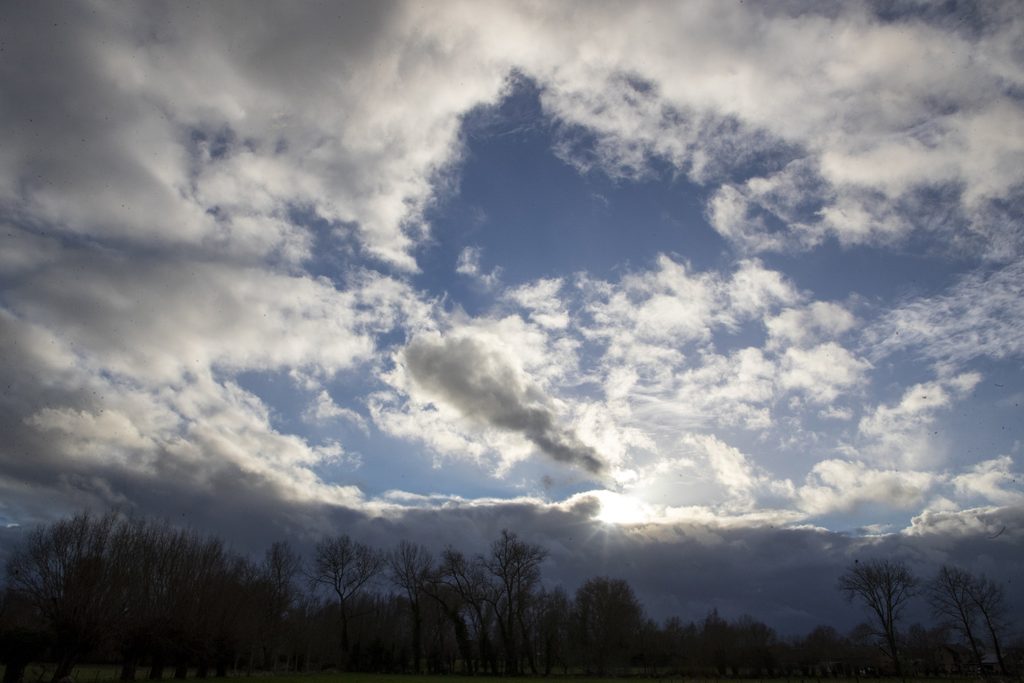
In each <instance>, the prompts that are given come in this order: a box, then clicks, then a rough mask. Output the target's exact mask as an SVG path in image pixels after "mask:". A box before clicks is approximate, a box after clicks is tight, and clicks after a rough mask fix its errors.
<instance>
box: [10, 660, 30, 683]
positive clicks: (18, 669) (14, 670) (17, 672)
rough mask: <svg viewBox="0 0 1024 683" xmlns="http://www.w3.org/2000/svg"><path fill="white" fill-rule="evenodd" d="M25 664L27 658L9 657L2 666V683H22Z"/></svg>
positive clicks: (26, 663) (26, 664)
mask: <svg viewBox="0 0 1024 683" xmlns="http://www.w3.org/2000/svg"><path fill="white" fill-rule="evenodd" d="M27 666H28V660H22V659H14V658H13V657H12V658H10V659H9V660H8V661H7V666H6V667H5V668H4V683H22V681H23V680H24V678H25V667H27Z"/></svg>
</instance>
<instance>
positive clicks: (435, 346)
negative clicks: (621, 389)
mask: <svg viewBox="0 0 1024 683" xmlns="http://www.w3.org/2000/svg"><path fill="white" fill-rule="evenodd" d="M404 358H405V363H406V367H407V368H408V370H409V373H410V375H411V376H412V378H413V379H414V380H415V381H416V383H417V384H419V385H420V386H421V387H423V388H424V389H426V390H427V391H428V392H429V393H430V394H431V395H432V396H433V397H435V398H437V399H440V400H442V401H444V402H446V403H448V404H450V405H451V406H453V407H455V408H456V409H457V410H458V411H459V412H460V413H462V414H463V415H464V416H466V417H468V418H470V419H473V420H476V421H478V422H481V423H483V424H485V425H488V426H492V427H497V428H499V429H504V430H507V431H510V432H515V433H517V434H521V435H522V436H523V437H525V438H526V439H527V440H529V441H530V443H532V444H533V445H535V446H536V447H537V448H539V449H540V450H541V451H542V452H543V453H544V454H546V455H547V456H548V457H550V458H552V459H553V460H556V461H558V462H563V463H567V464H570V465H578V466H580V467H583V468H584V469H586V470H587V471H589V472H592V473H594V474H600V473H601V472H602V471H604V463H603V462H602V460H601V458H600V457H599V456H598V454H597V452H596V451H594V449H593V448H590V447H589V446H587V445H585V444H583V443H581V442H580V441H579V439H578V438H577V437H576V436H575V435H574V434H572V433H571V432H569V431H567V430H565V429H563V428H561V427H559V426H558V425H557V423H556V418H555V415H554V414H553V413H552V411H551V409H550V408H549V407H548V406H547V404H546V402H545V400H544V397H543V395H542V394H541V393H540V391H539V390H537V389H536V388H533V387H530V386H527V385H524V383H523V381H522V380H521V379H520V377H519V376H518V374H517V373H516V371H515V369H514V368H513V367H512V366H511V365H510V364H509V363H508V362H507V361H506V360H505V359H504V358H502V356H501V355H500V354H499V353H497V352H495V351H493V350H491V349H487V348H486V347H484V346H483V345H482V344H481V343H479V342H477V341H474V340H472V339H468V338H462V339H450V338H449V339H445V340H443V341H436V342H435V341H428V340H423V339H420V340H416V341H414V342H413V343H411V344H410V345H409V346H408V348H406V349H405V353H404Z"/></svg>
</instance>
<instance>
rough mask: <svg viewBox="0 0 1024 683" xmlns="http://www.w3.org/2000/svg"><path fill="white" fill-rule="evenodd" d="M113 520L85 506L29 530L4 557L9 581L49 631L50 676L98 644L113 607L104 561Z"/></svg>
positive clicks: (113, 590)
mask: <svg viewBox="0 0 1024 683" xmlns="http://www.w3.org/2000/svg"><path fill="white" fill-rule="evenodd" d="M116 523H117V518H116V516H115V515H113V514H107V515H103V516H96V515H92V514H90V513H88V512H83V513H80V514H78V515H75V516H74V517H71V518H70V519H64V520H60V521H57V522H54V523H53V524H51V525H49V526H47V527H41V528H38V529H36V530H34V531H32V532H30V533H29V534H28V537H27V538H26V539H25V542H24V543H23V544H22V545H21V546H20V547H18V548H17V549H16V550H15V551H14V553H13V554H12V555H11V557H10V558H9V559H8V561H7V580H8V583H9V585H10V586H11V588H12V589H13V590H15V591H17V592H20V593H22V594H23V595H25V596H26V597H27V598H28V599H29V600H30V601H31V602H32V603H33V604H34V605H35V607H36V609H38V610H39V612H40V614H42V616H43V618H44V619H45V620H46V622H47V623H48V626H49V628H50V629H51V631H52V632H53V634H54V638H55V642H54V645H55V649H56V652H57V655H58V659H57V667H56V669H55V670H54V673H53V680H54V681H59V680H60V679H62V678H64V677H65V676H67V675H69V674H70V673H71V670H72V668H73V667H74V666H75V664H76V663H78V661H79V660H80V659H81V658H82V657H83V656H85V655H87V654H88V653H89V652H90V651H91V650H93V649H94V648H96V647H97V646H98V645H99V644H100V642H101V640H102V639H103V637H104V636H105V635H106V634H107V631H108V629H109V627H110V624H111V622H112V620H113V616H114V614H116V612H117V610H118V607H119V605H118V604H117V603H118V595H117V592H116V582H115V581H113V580H112V577H111V575H110V570H111V563H110V561H109V560H110V558H109V550H110V540H111V536H112V533H113V530H114V528H115V525H116Z"/></svg>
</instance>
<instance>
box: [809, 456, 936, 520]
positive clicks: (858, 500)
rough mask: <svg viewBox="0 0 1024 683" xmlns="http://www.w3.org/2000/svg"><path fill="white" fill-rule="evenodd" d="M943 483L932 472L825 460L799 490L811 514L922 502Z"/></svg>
mask: <svg viewBox="0 0 1024 683" xmlns="http://www.w3.org/2000/svg"><path fill="white" fill-rule="evenodd" d="M938 482H939V478H938V477H937V475H935V474H932V473H930V472H921V471H911V470H896V469H874V468H871V467H868V466H867V465H865V464H864V463H861V462H851V461H848V460H822V461H821V462H818V463H816V464H815V465H814V467H812V468H811V471H810V473H809V474H808V475H807V479H806V481H805V483H804V484H803V485H801V486H799V487H798V489H797V500H798V505H799V507H800V509H801V510H803V511H804V512H806V513H807V514H809V515H812V516H815V515H825V514H829V513H834V512H851V511H853V510H855V509H856V508H857V507H858V506H861V505H864V504H869V503H870V504H875V505H879V506H884V507H888V508H890V509H896V510H910V509H913V508H914V507H915V506H918V505H920V504H921V503H922V502H923V501H924V499H925V496H926V495H927V494H928V492H929V491H930V490H931V489H932V488H933V487H934V486H935V485H936V484H937V483H938Z"/></svg>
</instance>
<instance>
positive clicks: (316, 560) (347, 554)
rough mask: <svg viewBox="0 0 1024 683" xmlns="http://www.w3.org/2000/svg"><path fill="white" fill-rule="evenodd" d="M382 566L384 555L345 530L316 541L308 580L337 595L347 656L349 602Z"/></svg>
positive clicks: (343, 642)
mask: <svg viewBox="0 0 1024 683" xmlns="http://www.w3.org/2000/svg"><path fill="white" fill-rule="evenodd" d="M383 567H384V557H383V556H382V555H381V554H380V553H379V552H377V551H376V550H374V549H373V548H371V547H369V546H367V545H363V544H362V543H359V542H357V541H353V540H352V539H351V538H349V537H348V536H347V535H345V534H342V535H340V536H334V537H330V536H326V537H324V538H323V539H321V540H320V542H319V543H317V544H316V549H315V551H314V556H313V567H312V569H311V571H310V574H309V580H310V583H311V584H312V586H313V587H314V588H315V587H316V586H324V587H326V588H327V589H329V590H330V591H331V592H333V593H334V595H335V597H337V599H338V613H339V617H340V621H341V650H342V654H343V655H345V656H347V655H348V652H349V619H350V617H351V616H352V615H351V614H350V613H349V611H350V603H351V602H352V599H353V598H354V597H355V596H356V595H357V594H358V593H359V591H360V590H362V589H363V587H365V586H366V584H367V583H369V581H370V580H371V579H373V578H374V577H375V576H377V574H379V573H380V571H381V569H383Z"/></svg>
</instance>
